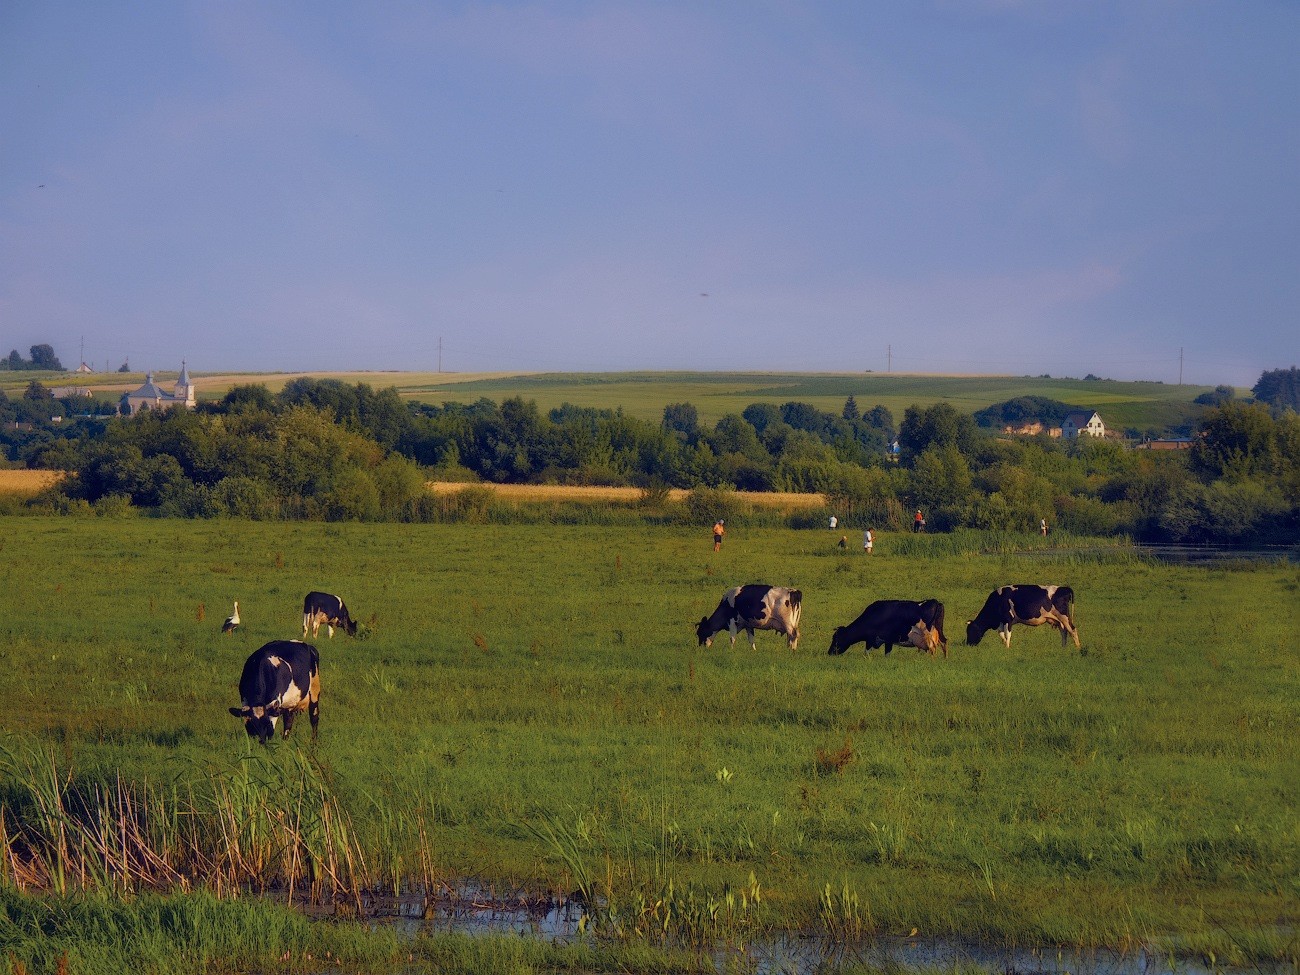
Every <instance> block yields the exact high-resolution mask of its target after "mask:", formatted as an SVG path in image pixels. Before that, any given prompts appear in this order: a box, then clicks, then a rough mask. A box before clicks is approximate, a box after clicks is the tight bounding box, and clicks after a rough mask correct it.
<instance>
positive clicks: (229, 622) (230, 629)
mask: <svg viewBox="0 0 1300 975" xmlns="http://www.w3.org/2000/svg"><path fill="white" fill-rule="evenodd" d="M238 625H239V600H238V599H236V600H235V611H234V612H233V613H231V614H230V615H229V616H227V617H226V621H225V622H224V623H222V624H221V632H222V633H234V632H235V627H237V626H238Z"/></svg>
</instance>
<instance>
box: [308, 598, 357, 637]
mask: <svg viewBox="0 0 1300 975" xmlns="http://www.w3.org/2000/svg"><path fill="white" fill-rule="evenodd" d="M322 623H323V624H325V626H326V627H327V628H328V629H329V636H330V639H331V640H332V639H334V627H336V626H338V627H342V628H343V630H344V631H345V632H346V633H347V635H348V636H356V635H357V624H356V621H355V620H354V619H353V618H352V617H351V616H349V615H348V608H347V606H345V605H344V604H343V600H341V599H340V598H339V597H338V596H332V595H330V594H329V593H327V592H309V593H307V595H306V596H305V597H304V598H303V601H302V635H303V636H304V637H306V636H307V628H308V627H311V635H312V639H315V637H316V634H317V632H318V631H319V630H320V628H321V624H322Z"/></svg>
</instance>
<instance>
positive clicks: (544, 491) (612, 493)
mask: <svg viewBox="0 0 1300 975" xmlns="http://www.w3.org/2000/svg"><path fill="white" fill-rule="evenodd" d="M467 487H485V488H488V489H489V490H491V491H493V492H494V493H495V494H497V495H498V496H500V497H501V498H502V499H503V500H506V501H621V502H626V503H628V504H632V503H634V502H636V501H637V500H638V499H639V498H640V497H641V489H640V488H634V487H584V486H578V485H567V484H463V483H460V482H453V481H430V482H429V490H431V491H433V492H434V493H435V494H448V493H451V492H454V491H462V490H464V489H465V488H467ZM688 493H689V492H687V491H684V490H682V489H680V488H673V489H672V490H671V491H669V492H668V499H669V500H670V501H682V500H683V499H684V498H685V497H686V495H687V494H688ZM735 493H736V497H737V498H738V499H740V500H742V501H745V502H747V503H749V504H753V505H756V506H759V505H761V506H763V507H768V508H780V509H785V510H796V509H801V508H817V507H820V506H822V505H825V504H826V499H825V498H824V497H823V496H822V495H820V494H790V493H787V492H783V491H737V492H735Z"/></svg>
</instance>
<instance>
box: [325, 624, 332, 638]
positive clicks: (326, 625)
mask: <svg viewBox="0 0 1300 975" xmlns="http://www.w3.org/2000/svg"><path fill="white" fill-rule="evenodd" d="M325 628H326V629H327V630H329V631H330V639H331V640H333V639H334V624H333V623H326V624H325Z"/></svg>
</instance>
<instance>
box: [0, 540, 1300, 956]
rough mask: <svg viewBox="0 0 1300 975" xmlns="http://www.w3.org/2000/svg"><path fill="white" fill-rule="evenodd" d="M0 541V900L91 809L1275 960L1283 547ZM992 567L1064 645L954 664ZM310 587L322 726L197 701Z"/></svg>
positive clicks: (261, 874) (1293, 842) (376, 870)
mask: <svg viewBox="0 0 1300 975" xmlns="http://www.w3.org/2000/svg"><path fill="white" fill-rule="evenodd" d="M0 522H2V523H0V553H2V554H3V563H2V564H0V627H2V628H3V633H4V640H3V641H0V672H2V673H3V674H4V678H3V680H0V707H2V708H3V714H4V715H5V717H4V719H3V727H4V735H3V738H0V746H2V750H0V795H2V796H3V797H4V800H5V801H4V808H5V814H4V821H3V827H4V828H3V830H0V843H3V844H4V845H5V847H6V848H7V849H0V853H4V854H5V855H4V856H3V857H0V862H2V865H0V887H2V886H5V885H10V886H12V885H15V884H22V885H28V886H30V885H35V886H36V887H37V888H39V887H40V886H42V884H55V883H56V878H59V877H62V878H63V881H62V882H64V883H67V882H68V878H70V877H71V878H75V876H76V875H77V872H76V870H75V869H73V867H74V866H75V863H76V862H78V861H77V860H76V852H75V850H71V851H69V850H70V848H69V846H68V841H67V839H66V837H67V835H68V832H67V831H68V829H69V828H70V824H74V823H80V822H81V820H80V819H79V817H80V816H81V815H83V814H81V813H76V812H75V810H77V809H80V808H83V806H82V805H79V803H81V804H84V806H85V807H86V808H90V809H94V808H96V807H97V803H100V802H104V803H108V806H107V807H105V808H109V809H117V807H116V806H113V805H112V803H113V802H115V801H122V800H120V799H119V800H113V799H112V796H114V795H117V796H119V797H120V796H122V795H124V794H125V795H126V796H128V797H134V798H131V799H130V808H131V809H132V810H134V811H133V812H132V814H131V816H132V818H131V819H130V822H132V823H135V822H136V821H137V820H136V818H135V817H140V818H142V819H143V820H144V825H142V826H141V828H140V833H141V836H143V837H147V838H148V839H147V842H148V843H151V844H154V845H153V846H152V847H151V850H152V851H153V852H152V854H151V855H152V856H153V857H154V858H155V859H152V860H150V859H144V858H141V859H139V860H138V861H137V860H132V862H133V863H137V862H138V863H140V864H146V865H152V864H155V863H166V864H167V865H168V867H167V869H168V870H172V871H175V873H176V875H177V876H185V877H188V878H189V879H188V880H187V881H186V884H187V885H188V886H190V887H204V886H211V887H216V888H217V889H221V890H226V891H229V890H232V889H238V888H239V887H240V886H245V885H248V886H252V887H255V888H256V887H260V886H264V885H266V884H273V885H274V884H282V883H286V882H288V880H290V879H292V878H293V877H295V876H297V874H296V873H295V871H301V870H303V869H305V866H304V864H305V863H307V862H314V863H316V864H317V867H316V869H317V875H316V881H315V882H318V883H319V882H321V876H322V874H321V873H320V870H322V869H324V868H323V867H322V866H321V864H325V865H326V866H330V865H333V866H331V867H330V869H331V870H337V871H338V876H339V877H340V878H342V880H344V881H346V880H349V878H350V880H351V882H355V883H365V884H366V885H368V887H369V888H370V889H373V888H376V887H378V888H380V889H405V888H407V887H409V886H411V885H416V884H420V883H428V882H430V880H431V879H434V878H436V880H437V881H438V882H442V883H449V884H455V883H458V882H460V881H461V880H463V879H464V878H469V877H473V878H475V880H476V881H478V882H483V883H499V884H503V885H506V886H513V885H523V886H526V887H530V888H533V889H540V890H552V891H569V890H573V889H575V888H578V889H581V890H584V891H586V894H587V896H588V898H589V900H590V902H591V903H593V904H598V905H601V910H603V911H607V913H605V914H602V917H603V918H604V923H607V924H610V925H614V924H618V925H622V926H623V930H625V931H626V932H627V933H633V932H641V933H643V934H645V933H648V932H650V931H652V930H661V931H673V932H676V933H677V934H678V935H682V936H685V935H694V936H701V935H703V936H708V935H711V934H716V935H718V936H731V935H732V934H734V933H735V932H742V933H743V932H745V931H748V932H751V933H752V932H754V931H779V930H805V929H812V930H826V931H831V932H835V931H840V932H849V933H870V932H876V933H895V934H904V935H905V934H907V933H908V932H909V931H911V930H912V929H914V928H915V929H918V930H920V931H922V932H924V933H925V934H926V935H930V936H934V935H952V936H958V937H969V938H980V939H988V940H991V941H992V942H994V943H999V944H1006V943H1013V944H1030V943H1034V944H1067V945H1109V946H1113V947H1118V948H1126V947H1132V946H1135V945H1157V946H1166V947H1168V948H1169V949H1170V950H1189V951H1197V952H1202V953H1204V954H1205V955H1206V957H1208V956H1209V953H1211V952H1212V953H1213V954H1214V956H1215V957H1217V958H1219V959H1220V960H1225V959H1233V958H1235V959H1237V960H1254V959H1290V960H1292V961H1294V959H1295V956H1296V940H1295V937H1296V936H1295V930H1296V924H1297V922H1298V921H1300V910H1297V904H1300V886H1298V884H1300V869H1298V866H1300V833H1297V829H1296V822H1297V821H1296V812H1295V811H1296V809H1297V808H1298V807H1300V778H1297V776H1296V775H1295V771H1296V763H1295V755H1294V744H1293V743H1294V742H1295V740H1296V739H1297V736H1298V734H1300V709H1297V707H1296V702H1297V701H1298V700H1300V669H1298V668H1297V662H1296V656H1295V652H1294V626H1295V618H1296V617H1295V600H1296V594H1297V591H1298V590H1300V574H1298V573H1297V568H1296V567H1295V566H1294V565H1265V566H1257V567H1251V568H1248V567H1241V566H1236V567H1229V568H1219V569H1204V568H1190V567H1174V566H1164V565H1158V564H1153V563H1150V562H1147V561H1144V560H1142V559H1140V558H1137V557H1135V556H1133V555H1132V554H1128V553H1127V552H1126V551H1125V550H1123V549H1110V550H1095V549H1091V548H1090V549H1087V550H1080V551H1075V550H1074V549H1073V548H1064V549H1060V550H1053V549H1051V548H1047V547H1045V545H1046V543H1043V542H1042V541H1041V540H1040V539H1037V538H1036V537H1034V538H1030V539H1026V540H1025V542H1024V545H1025V551H1023V552H1021V553H1017V552H1016V551H1014V550H1013V549H1014V548H1015V547H1016V546H1014V545H1011V546H1009V545H1008V544H1007V542H1006V540H1005V539H1001V540H999V539H995V538H992V537H988V538H986V537H984V536H979V535H976V534H965V535H957V536H943V537H939V536H934V537H927V536H920V537H913V536H911V535H891V534H888V533H881V536H880V537H879V539H878V542H877V550H876V554H875V555H874V556H871V557H867V556H864V555H862V554H861V553H860V552H858V551H855V550H853V549H850V550H848V551H844V550H841V549H838V548H837V547H836V546H835V544H834V541H835V539H834V538H833V537H832V535H831V533H829V532H827V531H824V530H811V529H810V530H803V531H796V530H792V529H788V528H776V527H764V528H752V529H748V528H746V526H745V525H744V523H743V522H738V523H737V524H736V525H735V526H734V528H733V530H732V531H731V532H730V533H729V534H728V536H727V542H726V544H725V545H724V547H723V550H722V551H721V552H719V553H717V554H714V553H713V552H712V551H711V538H710V536H709V534H708V532H707V530H706V528H698V529H691V528H685V527H681V526H653V525H649V524H647V525H628V524H624V525H619V526H571V527H557V526H553V525H508V526H506V525H488V524H479V525H475V524H458V525H420V526H412V525H396V524H380V525H360V524H337V525H325V524H313V523H295V524H266V523H244V522H228V521H198V522H187V521H172V520H162V519H124V520H115V519H111V518H104V519H101V518H87V519H46V518H37V517H21V518H4V519H0ZM1053 541H1054V543H1055V544H1061V545H1068V544H1069V543H1070V540H1069V539H1068V538H1064V537H1062V538H1061V539H1059V540H1056V539H1054V540H1053ZM755 581H762V582H770V583H774V584H784V585H791V586H797V587H799V588H800V589H801V590H802V591H803V593H804V620H803V631H804V632H803V638H802V642H801V644H800V646H799V649H798V651H797V652H795V653H791V652H789V651H788V650H787V649H786V647H785V644H784V641H783V640H781V639H780V638H778V637H777V636H775V635H773V634H767V633H760V634H759V635H758V649H757V650H750V649H749V647H748V646H747V645H745V641H744V639H743V637H742V639H741V641H740V642H739V643H738V644H737V646H736V647H735V648H734V649H732V648H730V647H728V645H727V641H726V640H725V639H723V640H721V641H720V642H716V643H715V644H714V646H713V647H712V648H710V649H704V648H701V647H698V646H697V645H696V640H695V635H694V624H695V622H696V621H698V620H699V619H700V618H701V617H702V616H704V615H706V614H708V613H709V612H711V611H712V609H713V607H714V606H715V605H716V604H717V602H718V599H719V598H720V596H721V594H722V592H723V591H724V590H725V589H726V588H727V587H729V586H731V585H736V584H740V583H744V582H755ZM1025 581H1043V582H1059V583H1066V584H1069V585H1072V586H1073V587H1074V589H1075V591H1076V593H1077V603H1076V612H1077V620H1078V624H1079V627H1080V632H1081V635H1082V639H1083V649H1082V651H1077V650H1075V649H1074V648H1073V646H1070V647H1068V648H1062V646H1061V642H1060V640H1059V638H1058V636H1057V634H1056V633H1055V632H1049V631H1047V630H1046V629H1045V628H1044V629H1037V630H1035V629H1030V628H1027V627H1020V628H1017V629H1016V631H1015V633H1014V638H1013V642H1012V645H1011V647H1010V649H1008V648H1006V647H1004V646H1003V645H1002V643H1001V642H1000V641H999V640H998V639H997V638H996V636H995V635H990V636H988V637H986V638H985V639H984V641H983V642H982V643H981V644H980V645H979V646H977V647H967V646H965V645H964V641H963V635H964V621H965V620H966V619H967V618H969V617H970V616H971V615H973V614H974V613H975V611H977V610H978V608H979V606H980V605H981V603H982V601H983V599H984V597H985V596H986V595H987V593H988V592H989V590H990V589H991V588H992V587H993V586H996V585H999V584H1002V583H1007V582H1025ZM309 589H324V590H327V591H332V592H337V593H339V594H341V595H342V596H344V598H345V599H346V600H347V602H348V604H349V606H350V608H351V609H352V611H353V613H354V615H355V616H356V617H357V618H358V619H359V620H361V621H362V623H363V629H362V636H363V637H364V638H362V639H349V638H348V637H346V636H344V635H342V634H336V635H335V637H334V638H333V639H332V640H330V639H327V638H326V636H325V632H324V631H323V630H322V631H321V634H320V637H319V639H317V640H316V641H315V643H316V645H317V646H318V647H319V649H320V652H321V660H322V664H321V670H322V683H323V695H322V717H321V723H320V737H319V740H318V741H317V742H316V743H315V744H314V745H313V744H312V742H311V738H310V735H309V728H308V727H307V724H306V722H305V721H304V722H301V723H300V724H299V725H298V726H297V727H296V728H295V730H294V733H293V736H292V737H291V738H289V739H288V740H287V741H276V742H274V743H273V744H272V745H271V746H270V747H268V748H265V749H264V748H261V747H259V746H257V745H256V744H253V743H250V742H249V740H248V739H247V737H246V736H245V735H244V732H243V730H242V727H241V725H240V722H239V721H238V720H237V719H235V718H233V717H232V716H231V715H230V714H229V713H228V711H227V709H228V708H229V707H230V706H232V705H238V703H239V695H238V688H237V683H238V677H239V672H240V668H241V666H242V663H243V661H244V659H245V657H246V656H247V655H248V654H249V653H250V652H251V651H252V650H254V649H255V648H256V647H258V646H260V645H261V644H262V643H263V642H265V641H268V640H271V639H280V638H293V637H297V636H300V635H301V626H300V624H301V601H302V596H303V594H304V593H305V592H307V591H308V590H309ZM931 596H933V597H937V598H939V599H941V600H943V601H944V603H945V604H946V606H947V623H946V629H947V636H948V639H949V641H950V643H951V656H950V657H949V658H948V659H943V658H942V657H935V658H930V657H927V656H924V655H921V654H918V653H917V652H915V651H913V650H911V649H908V648H902V649H897V650H895V651H894V653H893V654H891V655H890V656H887V657H886V656H884V655H883V654H882V653H881V652H880V651H875V652H873V653H871V654H869V655H865V656H864V654H863V653H862V651H861V647H860V646H859V647H857V648H854V649H853V650H851V651H850V652H849V653H848V654H846V655H845V656H843V657H828V656H827V655H826V648H827V645H828V644H829V639H830V634H831V630H832V629H833V627H834V626H836V625H841V624H845V623H848V622H849V621H850V620H852V619H853V618H854V617H855V616H856V615H857V614H858V613H859V612H860V611H861V610H862V608H863V607H864V606H865V605H866V604H867V603H868V602H870V601H872V600H874V599H877V598H924V597H931ZM236 599H238V600H239V603H240V611H241V616H242V617H243V626H242V627H241V629H240V630H239V631H238V632H237V633H236V634H235V635H234V636H222V635H221V633H220V632H219V629H220V622H221V619H222V618H223V617H224V616H225V615H226V614H227V613H228V612H229V611H230V607H231V604H232V603H233V601H234V600H236ZM49 782H55V783H64V784H63V785H62V786H59V787H58V788H57V789H56V792H57V793H58V794H60V795H62V796H63V799H62V800H61V801H62V802H64V803H66V804H67V806H66V808H67V809H69V810H72V811H71V812H67V813H65V814H64V815H65V818H64V819H58V820H50V819H48V818H47V817H46V816H45V814H43V813H42V812H41V810H42V809H45V808H47V804H45V805H43V801H42V798H41V797H42V796H45V797H46V798H47V799H48V798H49V796H50V792H49V789H48V785H42V783H49ZM115 783H116V784H115ZM123 783H125V785H123ZM123 789H125V790H126V791H125V793H124V792H123ZM78 796H79V797H80V798H79V799H74V798H72V797H78ZM97 797H98V798H97ZM286 809H287V810H288V814H287V815H286V812H285V811H286ZM239 810H245V811H244V812H242V813H240V812H239ZM248 810H252V811H251V812H249V811H248ZM258 810H261V811H260V812H259V811H258ZM121 815H122V813H121V812H120V810H119V811H118V812H112V813H105V814H104V815H103V816H102V817H91V819H92V821H106V822H119V821H121ZM322 817H323V818H322ZM56 821H57V822H58V823H59V824H60V825H58V826H57V828H56V827H55V826H53V825H51V823H53V822H56ZM304 821H306V822H310V823H315V824H316V825H315V826H314V827H313V830H315V831H316V832H313V831H307V828H306V827H304V826H302V825H301V823H302V822H304ZM241 822H242V823H249V824H251V825H249V826H248V829H250V830H252V832H251V833H247V834H245V833H243V832H240V833H232V832H230V831H229V829H228V827H223V826H222V824H223V823H241ZM295 824H298V825H295ZM78 828H82V827H78ZM87 828H88V827H87ZM291 829H292V830H296V832H292V834H291V836H292V841H290V840H286V839H284V836H285V835H289V834H288V833H287V831H290V830H291ZM96 835H99V834H96ZM115 835H116V834H115V833H114V836H115ZM51 837H63V839H62V840H60V842H62V843H63V844H64V852H63V853H62V854H60V853H59V852H58V850H57V845H50V844H54V840H53V839H51ZM313 837H315V838H313ZM87 842H88V843H90V841H89V840H88V841H87ZM116 842H117V840H116V839H114V838H113V836H110V837H108V838H107V839H105V838H104V837H102V836H100V838H99V839H98V840H96V841H95V842H94V843H90V845H89V846H88V847H87V850H88V851H90V852H89V853H88V854H87V856H88V860H87V863H89V864H90V866H85V864H83V866H82V868H81V869H82V870H83V875H84V876H88V877H89V880H88V881H87V882H88V883H89V884H90V885H91V886H95V885H96V884H100V885H108V884H110V883H125V881H120V880H119V881H112V878H111V871H108V868H106V867H104V866H103V863H104V857H105V855H106V854H104V852H103V851H102V849H101V846H100V845H97V844H104V845H105V847H106V848H108V849H112V848H114V844H115V843H116ZM141 842H142V843H144V842H146V840H145V839H142V840H141ZM263 842H265V844H266V846H265V847H262V846H258V845H257V844H259V843H263ZM300 844H301V845H300ZM340 849H342V850H343V851H344V853H346V855H347V857H348V859H346V860H345V859H342V857H343V855H344V854H341V853H339V852H338V851H339V850H340ZM257 850H263V852H264V856H263V858H262V859H258V858H257V857H255V856H254V851H257ZM286 850H291V851H296V852H295V853H294V858H293V859H292V860H290V858H288V855H287V853H285V852H284V851H286ZM277 851H279V852H277ZM236 854H238V855H236ZM60 857H62V859H63V860H64V861H66V863H65V867H66V868H67V869H65V870H63V871H62V872H59V871H58V870H57V869H56V867H55V865H56V864H57V863H58V862H59V861H60ZM96 864H99V866H95V865H96ZM237 866H238V869H236V867H237ZM149 869H154V870H156V871H157V872H158V876H161V877H162V878H164V879H163V880H158V879H157V877H154V880H152V881H150V883H151V884H152V883H155V882H156V883H158V884H161V885H162V886H164V887H167V883H166V882H165V878H166V877H169V876H171V874H169V873H166V871H164V870H163V869H162V867H150V868H148V869H147V868H146V866H138V867H133V868H132V870H136V871H138V872H139V873H140V875H141V876H142V877H143V876H145V875H146V874H149ZM97 871H98V872H97ZM101 874H102V875H101ZM329 875H330V876H334V874H333V873H330V874H329ZM149 876H154V875H153V874H149ZM42 878H44V879H42ZM297 882H298V883H299V884H300V885H306V884H307V883H308V880H307V879H305V877H299V878H298V880H297ZM140 883H141V884H142V885H144V881H143V880H141V881H140ZM74 885H75V879H74ZM146 886H147V885H146ZM345 886H347V884H346V883H345ZM710 905H712V906H710Z"/></svg>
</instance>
